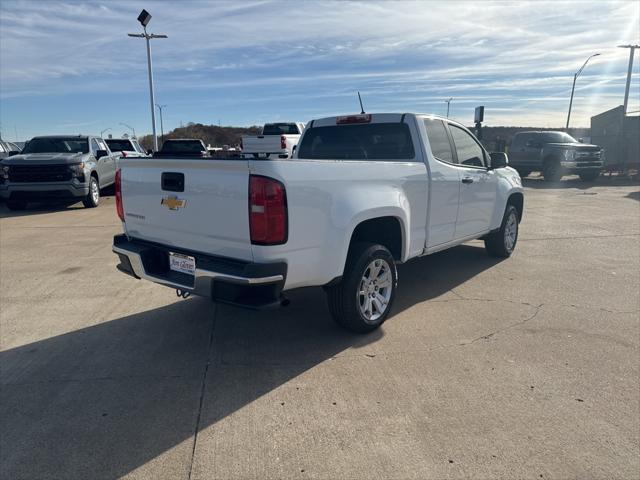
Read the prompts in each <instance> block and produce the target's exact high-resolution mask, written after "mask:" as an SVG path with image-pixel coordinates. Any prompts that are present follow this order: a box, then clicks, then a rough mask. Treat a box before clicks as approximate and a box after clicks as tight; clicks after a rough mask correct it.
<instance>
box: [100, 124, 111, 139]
mask: <svg viewBox="0 0 640 480" xmlns="http://www.w3.org/2000/svg"><path fill="white" fill-rule="evenodd" d="M109 130H111V127H109V128H105V129H104V130H102V131H101V132H100V138H102V136H103V135H104V132H108V131H109Z"/></svg>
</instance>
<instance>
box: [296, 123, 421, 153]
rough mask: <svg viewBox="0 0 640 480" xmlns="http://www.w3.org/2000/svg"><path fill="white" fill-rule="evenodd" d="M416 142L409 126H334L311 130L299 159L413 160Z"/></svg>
mask: <svg viewBox="0 0 640 480" xmlns="http://www.w3.org/2000/svg"><path fill="white" fill-rule="evenodd" d="M414 157H415V151H414V149H413V140H412V138H411V132H410V131H409V126H408V125H407V124H406V123H368V124H357V125H331V126H327V127H314V128H311V129H307V130H306V132H305V134H304V137H303V139H302V143H301V145H300V147H299V149H298V158H306V159H312V160H313V159H319V160H329V159H331V160H387V161H394V160H401V161H402V160H411V159H413V158H414Z"/></svg>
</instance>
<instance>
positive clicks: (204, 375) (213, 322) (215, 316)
mask: <svg viewBox="0 0 640 480" xmlns="http://www.w3.org/2000/svg"><path fill="white" fill-rule="evenodd" d="M212 316H213V318H212V320H211V333H210V334H209V347H208V348H207V359H206V363H205V366H204V372H202V383H201V384H200V401H199V402H198V416H197V417H196V425H195V428H194V433H193V446H192V448H191V459H190V460H189V475H188V476H187V478H188V479H189V480H191V474H192V473H193V460H194V459H195V455H196V444H197V443H198V432H199V431H200V420H201V418H202V405H203V404H204V393H205V389H206V386H207V373H208V372H209V366H210V365H211V360H212V358H211V357H212V352H213V336H214V332H215V329H216V323H217V319H218V304H217V303H214V307H213V315H212Z"/></svg>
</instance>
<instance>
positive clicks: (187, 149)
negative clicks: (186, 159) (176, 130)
mask: <svg viewBox="0 0 640 480" xmlns="http://www.w3.org/2000/svg"><path fill="white" fill-rule="evenodd" d="M162 151H163V152H170V153H172V152H173V153H191V152H194V153H196V152H203V151H205V148H204V147H203V146H202V143H200V141H199V140H167V141H166V142H164V144H163V145H162Z"/></svg>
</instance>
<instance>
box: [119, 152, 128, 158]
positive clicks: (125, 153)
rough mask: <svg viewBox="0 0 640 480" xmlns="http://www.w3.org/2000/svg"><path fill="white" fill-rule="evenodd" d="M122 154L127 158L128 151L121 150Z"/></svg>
mask: <svg viewBox="0 0 640 480" xmlns="http://www.w3.org/2000/svg"><path fill="white" fill-rule="evenodd" d="M120 155H122V158H127V152H125V151H124V150H123V151H121V152H120Z"/></svg>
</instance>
